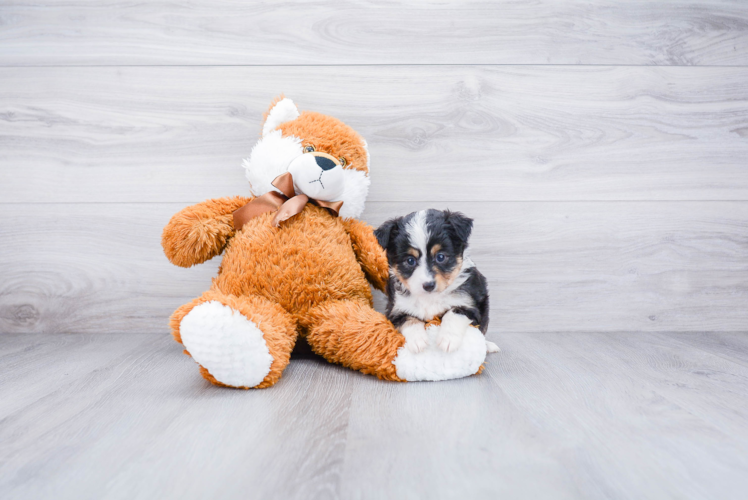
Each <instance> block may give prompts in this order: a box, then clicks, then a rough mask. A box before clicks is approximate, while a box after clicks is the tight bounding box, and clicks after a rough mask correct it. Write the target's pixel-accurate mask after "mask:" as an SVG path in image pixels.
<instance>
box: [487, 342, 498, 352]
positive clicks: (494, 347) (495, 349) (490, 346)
mask: <svg viewBox="0 0 748 500" xmlns="http://www.w3.org/2000/svg"><path fill="white" fill-rule="evenodd" d="M500 351H501V349H499V346H497V345H496V344H494V343H493V342H491V341H490V340H486V352H488V353H492V352H500Z"/></svg>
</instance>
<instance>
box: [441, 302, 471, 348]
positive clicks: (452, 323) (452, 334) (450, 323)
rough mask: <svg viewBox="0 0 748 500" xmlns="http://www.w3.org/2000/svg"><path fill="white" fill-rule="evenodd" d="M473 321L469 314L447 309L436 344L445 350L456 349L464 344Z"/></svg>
mask: <svg viewBox="0 0 748 500" xmlns="http://www.w3.org/2000/svg"><path fill="white" fill-rule="evenodd" d="M471 323H472V320H471V319H470V318H468V317H467V316H465V315H463V314H460V313H458V312H455V311H454V310H451V311H447V313H446V314H445V315H444V316H443V317H442V324H441V326H440V327H439V335H438V336H437V337H436V345H437V346H439V349H441V350H442V351H444V352H454V351H456V350H457V349H459V348H460V346H461V345H462V338H463V337H464V336H465V332H467V329H468V327H469V326H470V324H471Z"/></svg>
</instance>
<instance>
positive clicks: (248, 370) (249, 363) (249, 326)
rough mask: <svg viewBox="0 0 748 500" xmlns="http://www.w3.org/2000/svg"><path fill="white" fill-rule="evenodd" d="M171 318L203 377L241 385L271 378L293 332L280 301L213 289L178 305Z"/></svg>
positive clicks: (285, 358)
mask: <svg viewBox="0 0 748 500" xmlns="http://www.w3.org/2000/svg"><path fill="white" fill-rule="evenodd" d="M170 324H171V327H172V335H173V336H174V338H175V339H176V340H177V342H180V343H182V344H183V345H184V346H185V348H186V352H187V354H189V355H190V356H192V358H193V359H194V360H195V361H196V362H197V363H198V364H199V365H200V373H201V374H202V375H203V377H204V378H205V379H207V380H209V381H210V382H211V383H213V384H215V385H220V386H226V387H236V388H241V389H249V388H257V389H262V388H265V387H270V386H271V385H273V384H275V383H276V382H277V381H278V379H280V377H281V374H282V373H283V369H284V368H285V367H286V366H287V365H288V362H289V359H290V357H291V351H292V350H293V346H294V344H295V343H296V337H297V329H296V324H295V322H294V321H293V319H292V318H291V315H289V314H288V313H287V312H286V311H285V310H284V309H283V308H282V307H281V306H279V305H278V304H275V303H273V302H270V301H269V300H267V299H264V298H262V297H256V296H241V297H237V296H235V295H225V294H223V293H221V292H219V291H217V290H210V291H208V292H205V293H204V294H203V295H202V296H201V297H199V298H197V299H195V300H193V301H192V302H190V303H189V304H185V305H183V306H182V307H180V308H179V309H177V310H176V311H175V312H174V314H173V315H172V317H171V320H170Z"/></svg>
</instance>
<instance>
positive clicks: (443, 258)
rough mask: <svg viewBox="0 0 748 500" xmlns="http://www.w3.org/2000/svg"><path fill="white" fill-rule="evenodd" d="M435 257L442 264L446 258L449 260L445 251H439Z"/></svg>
mask: <svg viewBox="0 0 748 500" xmlns="http://www.w3.org/2000/svg"><path fill="white" fill-rule="evenodd" d="M435 258H436V261H437V262H439V263H440V264H441V263H442V262H444V261H445V260H447V256H446V255H444V254H443V253H438V254H436V257H435Z"/></svg>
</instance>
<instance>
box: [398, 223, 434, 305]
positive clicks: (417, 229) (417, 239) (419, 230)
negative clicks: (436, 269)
mask: <svg viewBox="0 0 748 500" xmlns="http://www.w3.org/2000/svg"><path fill="white" fill-rule="evenodd" d="M405 232H406V234H407V235H408V241H409V242H410V246H412V247H413V248H415V249H416V250H418V251H419V252H420V253H421V255H420V257H419V258H418V267H416V269H415V271H413V274H412V275H411V276H410V278H408V284H409V285H410V287H409V288H410V292H411V293H412V294H415V295H417V294H422V293H428V292H426V291H425V290H424V289H423V284H424V283H426V282H429V281H433V280H434V277H433V276H432V275H431V273H430V272H429V267H428V263H427V262H426V254H427V252H428V244H429V237H430V236H431V235H430V234H429V228H428V227H427V226H426V211H425V210H421V211H420V212H416V214H415V215H414V216H413V218H412V219H410V221H408V224H407V225H406V226H405Z"/></svg>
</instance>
